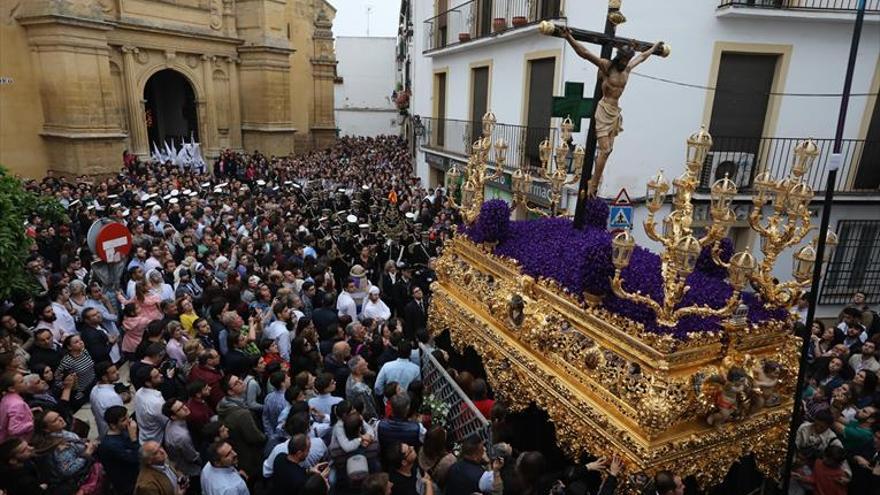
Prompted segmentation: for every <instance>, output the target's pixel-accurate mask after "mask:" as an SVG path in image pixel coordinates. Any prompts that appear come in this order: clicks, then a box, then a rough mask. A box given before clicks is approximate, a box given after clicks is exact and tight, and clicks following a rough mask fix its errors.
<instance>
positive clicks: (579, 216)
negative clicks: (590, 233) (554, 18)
mask: <svg viewBox="0 0 880 495" xmlns="http://www.w3.org/2000/svg"><path fill="white" fill-rule="evenodd" d="M620 3H621V2H620V0H609V2H608V15H607V16H606V18H605V31H604V32H602V33H599V32H596V31H589V30H586V29H577V28H571V27H570V28H569V31H571V35H572V37H573V38H574V39H576V40H578V41H583V42H587V43H592V44H596V45H600V46H601V47H602V51H601V53H600V55H599V56H600V57H601V58H604V59H611V49H612V48H620V47H622V46H630V47H632V48H633V50H636V51H644V50H647V49H649V48H651V47H652V46H653V43H650V42H647V41H641V40H636V39H631V38H622V37H618V36H616V31H617V25H618V24H621V23H623V22H625V21H626V18H625V17H624V16H623V14H621V13H620ZM539 29H540V31H541V33H542V34H545V35H547V36H555V37H564V36H563V34H562V30H563V28H562V26H558V25H556V24H554V23H552V22H550V21H543V22H541V25H540V27H539ZM653 53H654V54H656V55H660V56H661V57H665V56H667V55H669V47H668V46H666V45H663V46H660V47H658V48H657V49H656V50H655V51H654V52H653ZM567 89H568V88H566V93H567V92H568V91H567ZM601 99H602V79H601V78H598V77H597V78H596V86H595V88H594V90H593V98H592V101H593V102H597V101H599V100H601ZM554 116H555V115H554ZM577 123H578V124H579V123H580V119H578V120H577ZM584 148H585V153H586V154H585V157H584V166H583V169H582V170H581V181H580V184H579V185H578V201H577V206H576V207H575V212H574V227H575V228H578V229H580V228H583V226H584V218H585V215H586V200H587V186H588V183H589V181H590V178H591V177H592V174H593V164H594V163H595V161H596V123H595V120H594V119H592V118H591V119H590V130H589V132H588V133H587V142H586V146H585V147H584Z"/></svg>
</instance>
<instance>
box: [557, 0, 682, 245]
mask: <svg viewBox="0 0 880 495" xmlns="http://www.w3.org/2000/svg"><path fill="white" fill-rule="evenodd" d="M620 4H621V0H609V2H608V15H607V17H606V22H605V32H604V33H598V32H595V31H588V30H584V29H573V28H571V29H570V28H567V27H564V26H558V25H556V24H554V23H552V22H549V21H544V22H542V23H541V26H540V31H541V33H543V34H545V35H548V36H555V37H559V38H565V39H567V40H568V42H569V44H571V46H572V47H573V48H574V49H575V51H576V52H577V54H578V55H579V56H581V57H582V58H584V59H586V60H588V61H590V62H591V63H593V64H594V65H596V66H597V67H598V68H599V77H598V78H597V80H596V86H595V89H594V91H593V100H592V101H593V102H598V103H596V104H595V109H594V112H593V115H592V118H591V119H590V129H589V132H588V134H587V143H586V157H585V158H586V159H585V160H584V166H583V170H582V173H581V182H580V185H579V188H578V202H577V207H576V209H575V217H574V226H575V228H581V227H583V220H584V214H585V207H586V201H585V200H586V199H587V197H594V196H595V195H596V194H597V192H598V189H599V183H600V181H601V179H602V172H603V171H604V168H605V164H606V163H607V160H608V157H609V155H610V154H611V150H612V148H613V144H614V139H615V137H617V135H618V134H619V133H620V132H621V131H622V130H623V127H622V123H623V118H622V116H621V111H620V106H619V104H618V100H619V98H620V96H621V95H622V93H623V90H624V89H625V87H626V83H627V81H628V79H629V73H630V71H631V70H632V69H633V68H634V67H635V66H636V65H638V64H640V63H642V62H644V61H645V60H646V59H647V58H648V57H649V56H650V55H652V54H656V55H660V56H662V57H666V56H668V55H669V52H670V49H669V46H668V45H665V44H663V43H662V42H657V43H653V44H652V43H649V42H646V41H640V40H635V39H630V38H622V37H617V36H615V33H616V28H617V25H618V24H621V23H623V22H625V21H626V18H625V17H624V16H623V14H621V13H620ZM578 41H581V42H587V43H592V44H597V45H600V46H601V47H602V50H601V53H600V55H599V56H596V55H595V54H593V53H592V52H590V51H589V50H587V48H586V47H584V46H583V45H582V44H580V43H578ZM612 48H616V49H617V54H616V56H615V57H614V59H612V58H611V49H612ZM636 50H638V51H639V52H640V53H639V54H638V55H636ZM597 146H598V149H599V153H598V156H597V154H596V149H597ZM594 161H595V165H596V167H595V170H593V163H594ZM591 172H592V173H591Z"/></svg>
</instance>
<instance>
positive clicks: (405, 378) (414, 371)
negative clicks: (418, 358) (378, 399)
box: [374, 341, 422, 395]
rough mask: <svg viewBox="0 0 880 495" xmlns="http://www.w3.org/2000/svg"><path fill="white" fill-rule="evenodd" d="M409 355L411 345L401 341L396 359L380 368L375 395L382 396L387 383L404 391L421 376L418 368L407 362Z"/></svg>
mask: <svg viewBox="0 0 880 495" xmlns="http://www.w3.org/2000/svg"><path fill="white" fill-rule="evenodd" d="M411 353H412V345H411V344H410V343H409V342H407V341H402V342H400V344H398V349H397V359H396V360H394V361H391V362H388V363H386V364H385V365H384V366H382V369H380V370H379V375H378V376H376V385H375V386H374V390H375V391H376V395H382V393H383V392H384V391H385V384H386V383H387V382H397V383H398V384H399V385H400V387H401V388H403V389H406V388H407V387H409V383H410V382H411V381H413V380H416V379H418V378H419V377H420V376H421V374H422V372H421V370H420V369H419V367H418V366H416V365H415V364H413V363H412V361H410V360H409V358H410V354H411Z"/></svg>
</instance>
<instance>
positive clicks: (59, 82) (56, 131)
mask: <svg viewBox="0 0 880 495" xmlns="http://www.w3.org/2000/svg"><path fill="white" fill-rule="evenodd" d="M334 15H335V9H334V8H333V6H332V5H330V4H329V3H328V2H326V1H325V0H238V1H232V0H100V1H92V0H27V1H18V0H0V45H2V46H3V49H2V50H0V77H2V81H3V84H2V85H0V109H2V111H0V165H3V166H4V167H6V168H8V169H10V170H11V171H12V172H14V173H18V174H21V175H24V176H30V177H40V176H42V175H43V174H45V173H46V172H53V173H60V174H64V175H80V174H89V175H95V174H106V173H113V172H114V171H115V170H117V169H118V168H119V166H120V164H121V160H122V154H123V152H124V151H125V150H128V151H130V152H132V153H135V154H137V155H139V156H141V157H146V156H148V155H150V154H151V153H152V151H153V149H154V148H155V147H159V148H162V147H163V146H164V143H169V144H174V145H176V146H178V147H179V145H180V143H182V142H184V141H186V142H190V141H192V140H195V141H198V142H199V143H201V148H202V150H203V152H204V154H205V155H206V158H210V157H212V156H216V155H217V154H218V153H219V152H220V150H223V149H226V148H231V149H236V150H240V149H244V150H248V151H253V150H259V151H261V152H262V153H263V154H265V155H286V154H289V153H291V152H293V151H294V150H297V151H300V150H305V149H311V148H316V147H324V146H326V145H328V144H330V143H332V142H333V141H334V140H335V137H336V124H335V121H334V112H333V110H334V104H333V83H334V79H335V77H336V58H335V53H334V46H333V45H334V40H333V33H332V21H333V17H334Z"/></svg>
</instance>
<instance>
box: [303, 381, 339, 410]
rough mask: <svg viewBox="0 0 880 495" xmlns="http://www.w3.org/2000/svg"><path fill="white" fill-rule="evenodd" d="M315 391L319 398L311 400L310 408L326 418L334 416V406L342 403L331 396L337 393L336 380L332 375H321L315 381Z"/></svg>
mask: <svg viewBox="0 0 880 495" xmlns="http://www.w3.org/2000/svg"><path fill="white" fill-rule="evenodd" d="M315 391H316V392H318V396H317V397H314V398H312V399H309V407H310V408H312V409H314V410H316V411H318V412H319V413H321V414H323V415H325V416H328V417H329V416H331V415H332V409H333V406H335V405H336V404H338V403H340V402H341V401H342V399H341V398H339V397H335V396H333V395H331V394H333V392H335V391H336V379H335V378H334V377H333V375H332V374H330V373H321V374H320V375H319V376H318V378H316V379H315Z"/></svg>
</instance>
